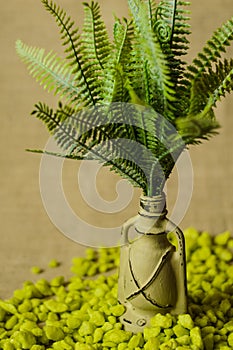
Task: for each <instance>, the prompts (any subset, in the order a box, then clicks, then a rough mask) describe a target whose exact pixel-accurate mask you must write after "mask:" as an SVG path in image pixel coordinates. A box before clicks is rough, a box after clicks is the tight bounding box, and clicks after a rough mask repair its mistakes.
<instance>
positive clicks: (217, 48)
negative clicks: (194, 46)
mask: <svg viewBox="0 0 233 350" xmlns="http://www.w3.org/2000/svg"><path fill="white" fill-rule="evenodd" d="M232 40H233V17H232V18H231V19H229V20H228V21H227V22H226V23H224V24H223V25H222V26H221V27H220V28H218V29H217V30H216V31H215V32H214V34H213V36H212V37H211V39H210V40H208V41H207V43H206V45H205V46H204V47H203V50H202V51H201V52H200V53H199V54H198V55H197V58H195V59H194V60H193V62H192V64H191V65H189V66H188V70H189V79H190V81H191V82H193V81H194V80H197V79H198V78H199V77H200V76H201V74H203V73H204V72H206V70H207V69H209V68H211V66H212V64H213V63H214V62H217V60H218V59H219V58H220V57H221V54H222V53H223V52H225V51H226V47H227V46H229V45H230V41H232Z"/></svg>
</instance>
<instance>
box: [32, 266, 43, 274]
mask: <svg viewBox="0 0 233 350" xmlns="http://www.w3.org/2000/svg"><path fill="white" fill-rule="evenodd" d="M42 272H43V269H42V268H41V267H39V266H32V267H31V273H33V274H34V275H39V274H40V273H42Z"/></svg>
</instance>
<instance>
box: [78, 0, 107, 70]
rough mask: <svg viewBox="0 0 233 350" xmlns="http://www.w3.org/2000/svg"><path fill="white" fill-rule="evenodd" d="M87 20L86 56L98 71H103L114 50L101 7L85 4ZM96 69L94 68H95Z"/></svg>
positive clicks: (85, 27)
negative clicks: (102, 16)
mask: <svg viewBox="0 0 233 350" xmlns="http://www.w3.org/2000/svg"><path fill="white" fill-rule="evenodd" d="M83 5H84V11H85V18H84V25H83V30H82V42H83V48H84V51H83V52H84V55H85V56H86V57H89V58H92V62H91V63H92V65H94V66H95V67H96V68H97V69H98V70H103V69H104V68H105V66H106V64H107V62H108V58H109V55H110V53H111V50H112V44H111V43H110V41H109V37H108V33H107V29H106V26H105V23H104V21H103V20H102V18H101V14H100V6H99V4H98V3H96V2H94V1H91V2H90V3H86V2H85V3H83ZM93 68H94V67H93Z"/></svg>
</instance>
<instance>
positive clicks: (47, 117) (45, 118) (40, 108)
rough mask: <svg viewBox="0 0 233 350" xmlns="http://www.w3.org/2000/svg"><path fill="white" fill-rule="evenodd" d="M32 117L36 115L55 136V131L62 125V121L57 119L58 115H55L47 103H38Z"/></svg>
mask: <svg viewBox="0 0 233 350" xmlns="http://www.w3.org/2000/svg"><path fill="white" fill-rule="evenodd" d="M31 115H34V116H35V117H36V118H38V119H40V120H41V121H42V122H43V123H44V124H45V125H46V127H47V128H48V130H49V132H50V133H51V134H53V132H54V130H55V129H56V127H57V126H58V125H59V123H60V120H59V118H57V115H56V114H54V111H53V109H52V108H50V107H49V106H47V105H46V104H45V103H41V102H39V103H37V104H36V105H35V109H34V110H33V111H32V113H31Z"/></svg>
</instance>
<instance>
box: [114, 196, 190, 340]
mask: <svg viewBox="0 0 233 350" xmlns="http://www.w3.org/2000/svg"><path fill="white" fill-rule="evenodd" d="M166 213H167V211H166V200H165V195H164V194H162V195H160V196H154V197H146V196H142V197H141V199H140V210H139V214H138V215H137V216H135V217H133V218H131V219H130V220H128V221H127V222H126V223H125V224H124V225H123V228H122V247H121V256H120V270H119V281H118V299H119V302H120V303H122V304H123V305H124V306H125V308H126V311H125V313H124V315H122V316H121V322H122V323H123V324H124V326H125V329H126V330H129V331H132V332H134V333H136V332H139V331H142V330H143V328H144V327H145V326H148V325H149V322H150V319H151V317H153V316H154V315H155V314H156V313H162V314H165V313H168V312H170V313H172V314H182V313H185V312H186V311H187V287H186V264H185V244H184V236H183V233H182V231H181V230H180V229H179V228H178V227H177V226H176V225H175V224H173V223H172V222H171V221H169V220H168V219H167V217H166ZM132 232H133V234H134V238H132V239H130V238H129V236H130V235H132ZM168 233H169V234H172V235H173V236H175V237H176V241H177V242H176V246H177V248H176V247H175V246H174V245H173V244H171V243H170V241H169V240H168V237H167V235H168Z"/></svg>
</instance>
